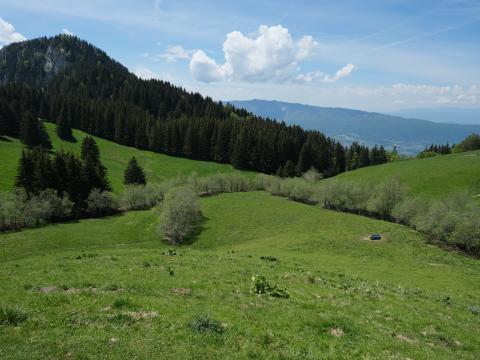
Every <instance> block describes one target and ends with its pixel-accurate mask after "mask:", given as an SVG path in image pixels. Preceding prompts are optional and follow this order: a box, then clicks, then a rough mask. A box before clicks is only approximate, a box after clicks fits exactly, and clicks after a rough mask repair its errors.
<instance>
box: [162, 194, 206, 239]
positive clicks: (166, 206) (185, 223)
mask: <svg viewBox="0 0 480 360" xmlns="http://www.w3.org/2000/svg"><path fill="white" fill-rule="evenodd" d="M201 219H202V214H201V211H200V203H199V201H198V196H197V195H196V194H195V192H194V191H193V189H192V188H190V187H187V186H182V187H176V188H172V189H170V190H169V191H168V192H167V194H166V195H165V200H164V202H163V204H162V213H161V217H160V225H159V228H158V232H159V233H160V234H161V236H162V237H163V238H164V239H165V240H167V241H168V242H169V243H172V244H180V243H182V242H183V241H185V240H186V238H187V237H188V236H190V235H192V234H193V233H195V231H196V230H197V229H198V227H199V225H200V221H201Z"/></svg>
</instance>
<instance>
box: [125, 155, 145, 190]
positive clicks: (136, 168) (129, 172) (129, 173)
mask: <svg viewBox="0 0 480 360" xmlns="http://www.w3.org/2000/svg"><path fill="white" fill-rule="evenodd" d="M146 182H147V181H146V179H145V173H144V172H143V169H142V168H141V167H140V165H138V162H137V159H135V156H134V157H132V158H131V159H130V161H129V162H128V165H127V168H126V169H125V173H124V176H123V183H124V184H125V185H145V184H146Z"/></svg>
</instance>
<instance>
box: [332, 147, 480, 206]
mask: <svg viewBox="0 0 480 360" xmlns="http://www.w3.org/2000/svg"><path fill="white" fill-rule="evenodd" d="M391 176H396V177H398V178H399V179H400V181H401V182H402V183H403V184H404V185H406V186H407V187H408V189H409V191H410V193H411V194H412V195H421V196H426V197H430V198H440V197H445V196H446V195H449V194H453V193H459V192H465V191H466V192H468V193H469V194H471V196H473V195H475V194H478V193H479V192H480V151H474V152H469V153H458V154H450V155H442V156H435V157H431V158H426V159H414V160H407V161H399V162H391V163H387V164H382V165H376V166H368V167H365V168H361V169H357V170H353V171H348V172H345V173H342V174H339V175H337V176H335V177H333V178H331V179H328V180H327V181H333V180H340V181H352V182H359V183H368V184H377V183H380V182H383V181H385V180H386V179H388V178H389V177H391Z"/></svg>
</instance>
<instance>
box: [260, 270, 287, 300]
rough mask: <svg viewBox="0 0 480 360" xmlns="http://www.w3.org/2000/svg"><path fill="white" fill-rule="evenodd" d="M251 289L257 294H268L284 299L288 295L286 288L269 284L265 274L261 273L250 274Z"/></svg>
mask: <svg viewBox="0 0 480 360" xmlns="http://www.w3.org/2000/svg"><path fill="white" fill-rule="evenodd" d="M252 291H253V293H255V294H258V295H262V294H268V295H270V296H273V297H279V298H285V299H286V298H288V297H289V296H290V295H289V294H288V291H287V289H285V288H280V287H279V286H278V285H277V284H273V285H272V284H270V283H269V282H268V281H267V279H266V278H265V276H262V275H255V276H252Z"/></svg>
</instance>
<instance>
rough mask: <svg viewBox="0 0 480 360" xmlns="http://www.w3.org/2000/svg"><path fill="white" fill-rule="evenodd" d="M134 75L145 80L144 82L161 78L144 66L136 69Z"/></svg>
mask: <svg viewBox="0 0 480 360" xmlns="http://www.w3.org/2000/svg"><path fill="white" fill-rule="evenodd" d="M134 74H135V75H137V76H138V77H139V78H140V79H144V80H150V79H158V78H159V76H158V75H157V74H156V73H155V72H154V71H152V70H150V69H148V68H146V67H143V66H138V67H136V68H135V70H134Z"/></svg>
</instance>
